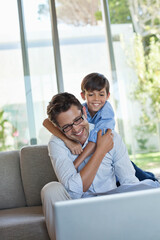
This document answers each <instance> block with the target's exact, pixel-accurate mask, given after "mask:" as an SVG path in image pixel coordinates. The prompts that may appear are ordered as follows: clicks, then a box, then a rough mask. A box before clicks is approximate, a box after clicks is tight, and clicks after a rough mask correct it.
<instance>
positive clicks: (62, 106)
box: [47, 92, 83, 126]
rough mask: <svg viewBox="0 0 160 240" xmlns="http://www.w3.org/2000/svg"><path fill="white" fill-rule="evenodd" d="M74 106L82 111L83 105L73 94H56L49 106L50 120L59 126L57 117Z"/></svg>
mask: <svg viewBox="0 0 160 240" xmlns="http://www.w3.org/2000/svg"><path fill="white" fill-rule="evenodd" d="M72 105H74V106H77V108H78V109H79V110H81V111H82V108H83V106H82V104H81V103H80V102H79V100H78V99H77V98H76V97H75V96H74V95H73V94H70V93H67V92H64V93H58V94H56V95H55V96H53V97H52V99H51V101H50V102H49V104H48V106H47V114H48V118H49V120H50V121H51V122H53V123H54V124H56V125H57V126H59V124H58V122H57V116H58V115H59V114H60V113H62V112H66V111H68V109H70V107H71V106H72ZM82 112H83V111H82Z"/></svg>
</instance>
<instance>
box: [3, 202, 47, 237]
mask: <svg viewBox="0 0 160 240" xmlns="http://www.w3.org/2000/svg"><path fill="white" fill-rule="evenodd" d="M0 239H7V240H13V239H15V240H49V239H50V238H49V236H48V232H47V228H46V224H45V219H44V216H43V213H42V207H41V206H39V207H24V208H14V209H9V210H8V209H6V210H1V211H0Z"/></svg>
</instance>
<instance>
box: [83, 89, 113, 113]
mask: <svg viewBox="0 0 160 240" xmlns="http://www.w3.org/2000/svg"><path fill="white" fill-rule="evenodd" d="M109 96H110V93H109V94H108V95H107V92H106V89H105V88H102V89H101V90H100V91H97V90H94V91H85V93H81V97H82V99H83V100H86V102H87V106H88V110H89V113H90V114H91V116H94V115H95V114H96V112H98V111H99V110H100V109H101V108H102V107H103V106H104V104H105V102H106V101H107V100H108V98H109Z"/></svg>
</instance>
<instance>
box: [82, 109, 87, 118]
mask: <svg viewBox="0 0 160 240" xmlns="http://www.w3.org/2000/svg"><path fill="white" fill-rule="evenodd" d="M83 114H84V116H85V118H86V119H87V112H86V108H85V106H83Z"/></svg>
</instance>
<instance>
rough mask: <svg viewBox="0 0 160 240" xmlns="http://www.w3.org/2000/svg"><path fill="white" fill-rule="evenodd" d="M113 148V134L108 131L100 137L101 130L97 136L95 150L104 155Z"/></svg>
mask: <svg viewBox="0 0 160 240" xmlns="http://www.w3.org/2000/svg"><path fill="white" fill-rule="evenodd" d="M112 148H113V133H112V132H110V133H108V131H107V132H106V133H105V134H104V135H103V136H102V130H99V132H98V134H97V149H100V151H101V152H103V153H104V154H106V153H107V152H109V151H110V150H111V149H112Z"/></svg>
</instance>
